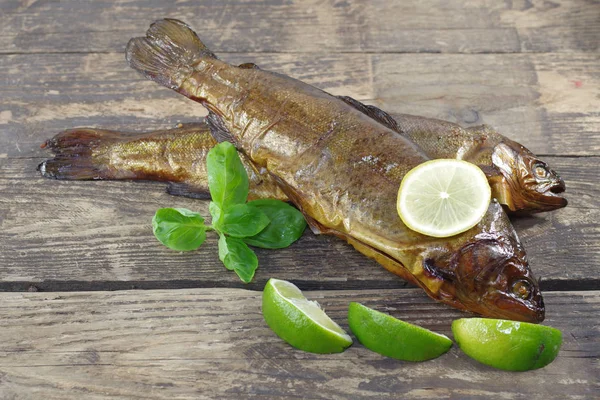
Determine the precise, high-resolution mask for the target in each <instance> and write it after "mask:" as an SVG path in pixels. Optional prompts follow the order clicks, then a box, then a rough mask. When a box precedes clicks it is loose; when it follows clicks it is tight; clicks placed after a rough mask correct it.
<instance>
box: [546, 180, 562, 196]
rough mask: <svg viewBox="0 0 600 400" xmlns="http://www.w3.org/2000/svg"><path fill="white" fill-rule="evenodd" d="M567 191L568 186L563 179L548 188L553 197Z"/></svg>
mask: <svg viewBox="0 0 600 400" xmlns="http://www.w3.org/2000/svg"><path fill="white" fill-rule="evenodd" d="M566 189H567V186H566V185H565V181H563V180H562V179H560V180H558V181H556V182H554V183H553V184H552V186H550V187H549V188H548V191H549V192H551V193H552V194H553V195H557V194H559V193H564V191H565V190H566Z"/></svg>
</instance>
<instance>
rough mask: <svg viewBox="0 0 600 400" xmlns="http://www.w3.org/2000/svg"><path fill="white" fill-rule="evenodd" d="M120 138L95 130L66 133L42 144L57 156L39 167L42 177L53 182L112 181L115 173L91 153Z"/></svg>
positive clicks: (82, 129) (77, 130) (107, 132)
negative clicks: (54, 180)
mask: <svg viewBox="0 0 600 400" xmlns="http://www.w3.org/2000/svg"><path fill="white" fill-rule="evenodd" d="M120 138H121V134H120V133H118V132H114V131H106V130H100V129H93V128H80V129H69V130H66V131H63V132H61V133H59V134H57V135H56V136H54V137H53V138H51V139H48V140H47V141H46V142H44V144H42V146H41V147H42V148H47V149H49V150H51V151H52V152H53V153H54V154H55V156H54V158H52V159H48V160H46V161H44V162H42V163H41V164H39V165H38V167H37V170H38V171H40V173H41V174H42V176H44V177H46V178H53V179H62V180H90V179H113V178H114V174H113V173H112V171H111V170H110V169H109V168H108V167H107V166H106V165H103V164H102V163H100V162H98V161H97V160H96V159H94V157H92V154H93V150H94V149H96V148H98V147H99V146H101V145H105V144H108V143H111V142H116V141H119V140H120Z"/></svg>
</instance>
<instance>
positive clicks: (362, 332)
mask: <svg viewBox="0 0 600 400" xmlns="http://www.w3.org/2000/svg"><path fill="white" fill-rule="evenodd" d="M348 324H349V325H350V329H351V330H352V333H354V335H355V336H356V338H357V339H358V341H359V342H360V343H362V345H363V346H365V347H366V348H367V349H369V350H372V351H374V352H376V353H379V354H382V355H384V356H386V357H392V358H396V359H399V360H404V361H425V360H431V359H432V358H436V357H439V356H441V355H442V354H444V353H445V352H447V351H448V350H449V349H450V347H452V341H451V340H450V339H448V337H447V336H445V335H441V334H439V333H435V332H432V331H430V330H428V329H425V328H421V327H420V326H417V325H413V324H409V323H408V322H404V321H401V320H399V319H396V318H394V317H392V316H391V315H387V314H384V313H381V312H379V311H376V310H373V309H372V308H369V307H366V306H363V305H362V304H360V303H350V307H349V308H348Z"/></svg>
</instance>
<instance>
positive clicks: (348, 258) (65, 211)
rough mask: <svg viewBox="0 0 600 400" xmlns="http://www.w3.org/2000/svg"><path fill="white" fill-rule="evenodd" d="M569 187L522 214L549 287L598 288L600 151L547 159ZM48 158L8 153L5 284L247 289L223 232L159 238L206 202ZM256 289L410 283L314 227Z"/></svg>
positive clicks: (1, 225)
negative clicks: (194, 238) (551, 204)
mask: <svg viewBox="0 0 600 400" xmlns="http://www.w3.org/2000/svg"><path fill="white" fill-rule="evenodd" d="M545 159H546V161H547V162H548V163H550V165H552V166H553V167H554V168H556V169H557V170H558V171H560V173H561V175H562V176H563V177H564V179H565V180H566V182H567V185H568V189H567V190H568V195H569V196H568V198H569V201H570V204H569V206H568V207H567V208H566V209H562V210H558V211H555V212H551V213H545V214H540V215H538V216H534V217H530V218H518V219H517V218H515V219H514V223H515V227H516V229H517V231H518V233H519V236H520V237H521V239H522V241H523V244H524V245H525V248H526V249H527V252H528V256H529V260H530V263H531V266H532V268H533V271H534V272H535V273H536V275H537V276H538V277H541V278H542V286H543V287H544V288H545V289H554V290H557V289H565V288H566V289H571V288H575V287H578V288H580V289H585V288H588V289H590V288H594V289H596V288H600V270H598V268H597V265H600V241H599V237H600V235H599V232H600V227H599V226H598V223H597V222H598V221H599V220H600V200H599V198H600V185H598V184H597V178H596V174H597V171H598V170H599V169H600V158H599V157H577V158H564V157H546V158H545ZM41 161H42V159H41V158H39V159H35V158H16V159H15V158H5V159H0V290H27V288H28V287H29V285H32V284H34V285H37V286H38V287H39V288H40V289H42V290H88V289H94V290H108V289H123V288H130V287H132V286H135V287H141V288H163V287H198V286H200V287H210V286H228V287H243V286H244V285H243V284H242V283H241V282H240V281H239V279H238V278H237V277H236V276H235V274H233V273H230V272H227V271H226V270H225V269H224V268H223V266H222V264H221V263H220V261H219V260H218V257H217V242H216V239H215V237H212V236H210V235H209V239H208V240H207V242H206V243H205V244H204V245H203V247H202V249H201V250H200V251H197V252H192V253H185V254H183V253H182V254H179V253H176V252H173V251H171V250H169V249H167V248H165V247H163V246H162V245H160V244H159V243H158V242H157V241H156V239H155V238H154V237H153V235H152V229H151V225H150V221H151V218H152V215H153V214H154V212H155V211H156V210H157V209H158V208H160V207H171V206H172V207H187V208H189V209H192V210H198V211H199V212H201V213H202V214H203V215H206V216H208V215H209V214H208V210H207V206H208V204H207V202H205V201H199V200H191V199H185V198H180V197H173V196H169V195H167V194H166V193H164V186H165V185H163V184H154V183H150V182H146V183H144V182H109V181H104V182H89V181H88V182H81V181H79V182H73V181H71V182H67V181H54V180H48V179H44V178H41V177H40V176H39V173H38V172H36V171H35V167H36V165H37V164H38V163H39V162H41ZM258 254H259V259H260V265H261V267H260V268H259V270H258V272H257V275H256V278H255V283H253V284H251V286H250V287H251V288H262V285H264V283H265V282H266V280H267V279H268V278H270V277H279V278H282V279H291V280H295V281H298V282H299V283H300V285H301V287H302V288H311V289H315V288H328V289H336V288H338V289H339V288H377V287H382V288H397V287H403V286H404V285H405V284H404V281H402V280H400V279H398V278H396V277H395V276H393V275H391V274H389V273H388V272H386V271H385V270H384V269H383V268H381V267H380V266H379V265H377V264H376V263H375V262H372V261H371V260H369V259H367V258H366V257H364V256H363V255H361V254H359V253H358V252H356V251H354V249H352V247H350V246H349V245H346V244H344V243H343V242H342V241H341V240H338V239H336V238H333V237H317V236H315V235H313V234H312V233H311V232H310V231H308V230H307V232H306V233H305V235H304V236H303V237H302V239H301V240H300V241H299V242H298V243H296V244H294V245H293V246H291V247H289V248H287V249H282V250H274V251H268V250H258Z"/></svg>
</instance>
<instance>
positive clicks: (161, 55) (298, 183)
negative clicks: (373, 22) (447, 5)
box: [127, 20, 544, 322]
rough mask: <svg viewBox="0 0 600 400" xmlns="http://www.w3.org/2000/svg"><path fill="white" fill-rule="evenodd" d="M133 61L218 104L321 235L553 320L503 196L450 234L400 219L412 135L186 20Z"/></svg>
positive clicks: (215, 111)
mask: <svg viewBox="0 0 600 400" xmlns="http://www.w3.org/2000/svg"><path fill="white" fill-rule="evenodd" d="M127 60H128V61H129V63H130V65H131V66H132V67H133V68H135V69H136V70H138V71H140V72H141V73H143V74H144V75H145V76H147V77H148V78H150V79H152V80H154V81H156V82H158V83H160V84H162V85H164V86H167V87H169V88H171V89H173V90H176V91H177V92H179V93H181V94H183V95H185V96H187V97H189V98H191V99H193V100H196V101H198V102H200V103H202V104H203V105H204V106H206V107H207V108H208V109H209V111H210V114H209V117H208V121H209V123H210V125H211V131H212V133H213V136H215V138H216V139H218V140H229V141H232V142H233V143H235V145H236V146H237V148H238V150H240V151H241V152H243V153H244V154H245V156H247V157H248V159H249V160H250V161H252V163H253V164H254V165H255V166H256V167H257V168H264V169H265V170H267V171H268V172H269V174H270V175H271V176H272V177H273V178H274V179H275V181H276V182H277V184H278V185H279V187H280V188H281V189H282V190H283V191H284V192H285V194H286V195H287V196H288V197H289V198H290V200H291V201H292V202H293V203H294V204H295V205H296V206H297V207H298V208H299V209H300V210H301V211H302V212H303V213H304V215H305V216H306V218H307V220H308V222H309V224H310V225H311V227H312V228H313V230H315V231H318V232H322V233H327V234H333V235H336V236H338V237H341V238H344V239H345V240H347V241H348V242H349V243H351V244H352V245H353V246H354V247H355V248H356V249H357V250H359V251H360V252H362V253H364V254H366V255H367V256H369V257H372V258H374V259H375V260H377V261H378V262H379V263H381V264H382V265H383V266H385V267H386V268H387V269H389V270H390V271H392V272H394V273H396V274H398V275H399V276H401V277H403V278H404V279H407V280H409V281H410V282H413V283H415V284H417V285H418V286H420V287H422V288H423V289H424V290H425V291H426V292H427V293H428V295H429V296H431V297H432V298H434V299H436V300H439V301H441V302H444V303H446V304H449V305H452V306H454V307H457V308H460V309H465V310H469V311H473V312H476V313H480V314H483V315H486V316H490V317H499V318H510V319H518V320H524V321H533V322H540V321H542V320H543V319H544V305H543V300H542V297H541V294H540V291H539V287H538V284H537V282H536V280H535V279H534V278H533V276H532V273H531V271H530V269H529V265H528V263H527V259H526V256H525V252H524V250H523V248H522V246H521V244H520V242H519V240H518V238H517V235H516V233H515V231H514V229H513V228H512V226H511V225H510V222H509V221H508V218H507V217H506V214H505V213H504V212H503V210H502V207H501V206H500V205H499V204H498V203H497V202H492V203H491V204H490V206H489V209H488V212H487V213H486V215H485V216H484V218H483V219H482V221H481V222H480V223H479V224H478V225H476V226H475V227H473V228H472V229H470V230H468V231H467V232H464V233H462V234H459V235H456V236H453V237H450V238H443V239H438V238H432V237H427V236H424V235H420V234H418V233H415V232H413V231H411V230H410V229H408V228H407V227H406V226H405V225H404V224H403V223H402V221H401V220H400V218H398V216H397V213H396V206H395V205H396V195H397V190H398V186H399V184H400V181H401V180H402V177H403V176H404V175H405V174H406V173H407V172H408V171H409V170H410V169H411V168H413V167H414V166H416V165H418V164H420V163H422V162H424V161H426V160H428V157H427V156H426V154H424V153H423V152H422V150H421V149H420V148H419V147H418V146H417V145H415V144H414V143H413V142H412V141H410V140H409V139H407V138H405V137H403V136H402V135H399V134H398V133H397V132H395V131H394V130H392V129H390V128H389V127H387V126H385V125H383V124H382V123H380V122H378V121H376V120H375V119H373V118H371V117H369V116H368V115H366V114H365V113H363V112H362V111H361V110H359V109H357V108H356V107H353V106H352V105H350V104H348V103H347V102H344V101H343V100H341V99H339V98H336V97H334V96H331V95H330V94H328V93H326V92H323V91H321V90H319V89H317V88H315V87H313V86H310V85H307V84H304V83H302V82H300V81H297V80H294V79H292V78H290V77H287V76H284V75H280V74H276V73H272V72H267V71H263V70H261V69H259V68H256V67H254V66H253V65H248V64H245V65H242V66H240V67H237V66H232V65H229V64H227V63H225V62H222V61H220V60H218V59H217V58H216V57H215V55H214V54H213V53H212V52H211V51H210V50H208V49H207V48H206V46H204V44H203V43H202V42H201V41H200V40H199V38H198V37H197V35H196V34H195V33H194V32H193V31H192V30H191V29H190V28H189V27H188V26H187V25H185V24H184V23H183V22H181V21H177V20H160V21H157V22H155V23H154V24H152V25H151V27H150V29H149V30H148V32H147V34H146V37H144V38H134V39H132V40H131V41H130V42H129V44H128V46H127Z"/></svg>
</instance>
